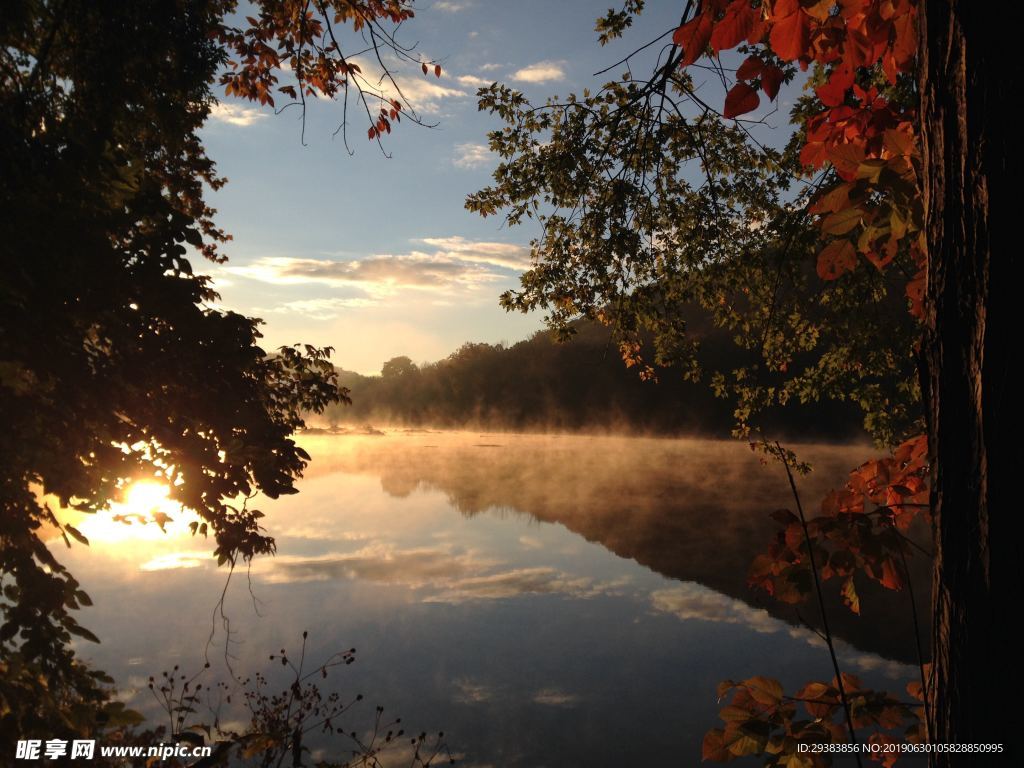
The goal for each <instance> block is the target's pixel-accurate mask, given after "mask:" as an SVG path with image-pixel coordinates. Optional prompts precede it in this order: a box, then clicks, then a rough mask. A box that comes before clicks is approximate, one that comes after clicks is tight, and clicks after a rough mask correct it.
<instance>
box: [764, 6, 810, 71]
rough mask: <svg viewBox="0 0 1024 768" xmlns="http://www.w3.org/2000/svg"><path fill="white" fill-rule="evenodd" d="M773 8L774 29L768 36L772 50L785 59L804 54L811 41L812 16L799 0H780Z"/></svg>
mask: <svg viewBox="0 0 1024 768" xmlns="http://www.w3.org/2000/svg"><path fill="white" fill-rule="evenodd" d="M772 10H773V18H772V22H773V24H772V31H771V33H770V35H769V36H768V40H769V42H770V43H771V46H772V50H773V51H775V53H776V54H777V55H778V57H779V58H780V59H782V60H783V61H795V60H796V59H799V58H800V57H802V56H804V55H805V54H806V52H807V47H808V45H809V43H810V17H809V16H808V15H807V14H806V13H804V12H803V11H802V10H801V9H800V3H799V2H798V0H779V1H778V2H777V3H775V7H774V8H773V9H772Z"/></svg>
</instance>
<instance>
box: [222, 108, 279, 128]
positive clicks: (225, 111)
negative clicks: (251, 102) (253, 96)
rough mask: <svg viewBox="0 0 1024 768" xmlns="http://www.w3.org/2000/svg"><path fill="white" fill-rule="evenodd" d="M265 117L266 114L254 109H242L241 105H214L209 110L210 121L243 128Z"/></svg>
mask: <svg viewBox="0 0 1024 768" xmlns="http://www.w3.org/2000/svg"><path fill="white" fill-rule="evenodd" d="M266 116H267V113H266V112H262V111H260V110H258V109H256V108H254V107H243V106H242V105H241V104H225V103H223V102H220V103H217V104H214V105H213V108H212V109H211V110H210V119H211V120H216V121H217V122H219V123H228V124H229V125H240V126H243V127H247V126H250V125H252V124H253V123H255V122H257V121H258V120H262V119H263V118H264V117H266Z"/></svg>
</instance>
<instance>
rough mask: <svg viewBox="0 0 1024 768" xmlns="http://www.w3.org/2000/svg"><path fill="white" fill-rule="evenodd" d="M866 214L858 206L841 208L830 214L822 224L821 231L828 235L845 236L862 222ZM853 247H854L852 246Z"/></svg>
mask: <svg viewBox="0 0 1024 768" xmlns="http://www.w3.org/2000/svg"><path fill="white" fill-rule="evenodd" d="M863 216H864V212H863V211H861V209H860V208H858V207H856V206H852V207H850V208H840V209H839V210H838V211H836V212H835V213H830V214H829V215H828V216H826V217H825V219H824V221H822V222H821V231H822V232H824V233H825V234H826V235H845V234H846V233H847V232H849V231H850V230H851V229H853V228H854V227H856V226H857V225H858V224H860V222H861V218H863ZM851 247H852V246H851Z"/></svg>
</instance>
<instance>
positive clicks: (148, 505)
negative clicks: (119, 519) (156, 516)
mask: <svg viewBox="0 0 1024 768" xmlns="http://www.w3.org/2000/svg"><path fill="white" fill-rule="evenodd" d="M170 495H171V489H170V488H169V487H168V486H166V485H164V484H163V483H158V482H155V481H152V480H137V481H135V482H134V483H132V484H131V485H129V486H128V489H127V490H126V491H125V492H124V501H123V502H122V503H121V504H115V505H114V506H121V507H125V508H127V510H126V511H128V512H130V513H134V514H137V515H146V516H149V515H150V514H152V513H153V512H154V511H158V512H163V513H164V514H167V508H168V507H176V506H177V505H175V504H174V503H173V502H171V501H170V499H169V497H170Z"/></svg>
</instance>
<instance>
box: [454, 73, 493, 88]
mask: <svg viewBox="0 0 1024 768" xmlns="http://www.w3.org/2000/svg"><path fill="white" fill-rule="evenodd" d="M455 79H456V80H458V81H459V84H460V85H468V86H470V87H472V88H483V87H485V86H488V85H490V84H491V83H493V82H494V81H493V80H488V79H487V78H485V77H477V76H476V75H459V76H458V77H456V78H455Z"/></svg>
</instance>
